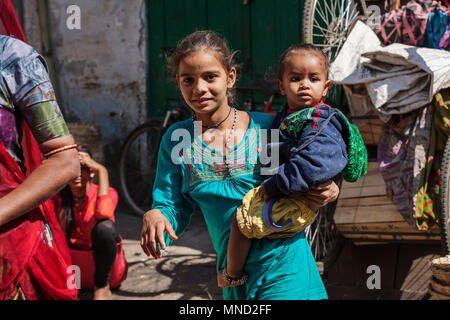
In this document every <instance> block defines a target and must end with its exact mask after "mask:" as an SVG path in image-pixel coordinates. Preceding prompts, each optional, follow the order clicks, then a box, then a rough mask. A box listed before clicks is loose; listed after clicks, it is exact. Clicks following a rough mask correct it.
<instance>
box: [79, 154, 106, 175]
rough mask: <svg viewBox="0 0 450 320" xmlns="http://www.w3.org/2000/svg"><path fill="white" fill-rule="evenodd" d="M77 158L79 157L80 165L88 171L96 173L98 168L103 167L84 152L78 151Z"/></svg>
mask: <svg viewBox="0 0 450 320" xmlns="http://www.w3.org/2000/svg"><path fill="white" fill-rule="evenodd" d="M78 158H79V159H80V165H81V167H86V168H88V169H89V171H90V172H91V173H93V174H95V175H98V173H99V171H100V170H103V169H105V167H103V166H102V165H101V164H100V163H98V162H97V161H95V160H94V159H92V158H91V156H90V155H89V154H88V153H86V152H78Z"/></svg>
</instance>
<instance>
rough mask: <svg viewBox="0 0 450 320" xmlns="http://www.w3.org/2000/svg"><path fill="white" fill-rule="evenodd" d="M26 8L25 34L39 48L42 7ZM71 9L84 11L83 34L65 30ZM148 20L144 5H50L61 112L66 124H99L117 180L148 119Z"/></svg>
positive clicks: (76, 0)
mask: <svg viewBox="0 0 450 320" xmlns="http://www.w3.org/2000/svg"><path fill="white" fill-rule="evenodd" d="M26 3H27V4H28V5H27V6H25V8H24V29H25V33H26V36H27V39H29V42H30V43H31V44H33V45H35V46H36V47H37V48H38V47H39V42H40V36H39V32H38V31H36V23H38V22H39V19H38V17H37V8H36V5H35V3H34V1H30V0H27V1H26ZM32 3H34V4H32ZM70 5H77V6H78V7H79V8H80V12H81V29H80V30H76V29H75V30H69V28H68V27H67V25H66V22H67V19H68V18H70V17H71V14H68V13H67V8H68V7H69V6H70ZM145 18H146V14H145V0H132V1H121V0H96V1H91V0H49V24H50V33H51V40H52V50H53V57H54V63H55V70H56V76H57V81H58V87H59V100H60V101H59V103H60V105H61V109H62V110H63V112H64V115H65V117H66V120H67V121H70V122H82V123H94V124H97V125H99V127H100V130H101V135H102V142H103V152H104V155H105V164H106V165H107V166H108V168H109V169H110V172H111V178H112V180H113V181H114V180H115V181H117V176H118V174H117V165H118V163H117V161H118V158H119V155H120V148H121V145H122V143H123V141H124V139H125V137H126V135H127V133H129V132H130V131H131V130H132V129H133V128H134V127H135V126H137V125H138V124H140V123H142V122H143V121H144V120H145V118H146V19H145ZM113 184H115V183H113Z"/></svg>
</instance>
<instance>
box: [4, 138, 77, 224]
mask: <svg viewBox="0 0 450 320" xmlns="http://www.w3.org/2000/svg"><path fill="white" fill-rule="evenodd" d="M73 143H74V140H73V138H72V136H65V137H61V138H55V139H52V140H49V141H46V142H43V143H42V144H40V145H39V147H40V150H41V152H42V153H47V152H49V151H51V150H53V149H56V148H59V147H62V146H66V145H69V144H73ZM79 171H80V163H79V161H78V154H77V151H76V149H70V150H65V151H61V152H58V153H55V154H53V155H52V156H50V157H49V158H48V159H45V160H44V161H43V162H42V164H41V165H40V166H39V167H37V168H36V170H34V171H33V172H32V173H31V174H30V175H29V176H28V177H27V179H26V180H25V181H24V182H23V183H22V184H21V185H20V186H18V187H17V188H16V189H14V190H13V191H11V192H10V193H8V194H7V195H6V196H4V197H2V198H0V226H2V225H4V224H5V223H7V222H9V221H11V220H14V219H16V218H18V217H20V216H21V215H23V214H25V213H27V212H29V211H30V210H32V209H34V208H36V207H37V206H39V205H40V204H41V203H43V202H45V201H46V200H47V199H49V198H50V197H52V196H53V195H54V194H56V193H57V192H58V191H60V190H61V189H62V188H63V187H64V186H65V185H66V184H67V183H68V182H69V181H71V180H73V179H75V178H76V177H77V176H78V175H79Z"/></svg>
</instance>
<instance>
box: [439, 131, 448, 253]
mask: <svg viewBox="0 0 450 320" xmlns="http://www.w3.org/2000/svg"><path fill="white" fill-rule="evenodd" d="M449 202H450V139H448V140H447V144H446V146H445V149H444V153H443V155H442V162H441V176H440V177H439V228H440V231H441V241H442V249H443V252H442V253H443V254H442V255H443V256H446V255H450V204H449Z"/></svg>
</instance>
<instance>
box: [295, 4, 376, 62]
mask: <svg viewBox="0 0 450 320" xmlns="http://www.w3.org/2000/svg"><path fill="white" fill-rule="evenodd" d="M366 12H367V7H366V1H365V0H333V1H329V0H306V1H305V6H304V9H303V41H304V42H305V43H311V44H314V45H316V46H318V47H320V48H322V50H323V51H324V52H325V53H326V54H327V55H328V57H329V59H330V63H331V62H333V60H334V59H335V58H336V56H337V54H338V53H339V50H340V49H341V48H342V45H343V44H344V42H345V40H346V38H347V35H348V32H349V29H350V26H351V25H352V23H353V22H354V21H355V19H356V18H357V17H358V16H361V15H365V14H366Z"/></svg>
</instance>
